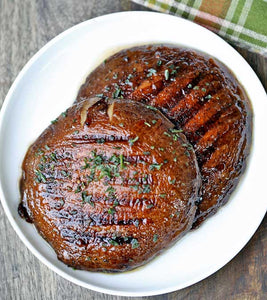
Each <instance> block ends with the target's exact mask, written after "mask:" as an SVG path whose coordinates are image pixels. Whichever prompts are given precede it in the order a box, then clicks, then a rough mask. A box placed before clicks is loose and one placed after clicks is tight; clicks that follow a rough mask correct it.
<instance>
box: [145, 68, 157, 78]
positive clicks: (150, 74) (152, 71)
mask: <svg viewBox="0 0 267 300" xmlns="http://www.w3.org/2000/svg"><path fill="white" fill-rule="evenodd" d="M154 74H157V70H155V69H153V68H150V69H148V73H147V75H146V76H147V77H151V76H152V75H154Z"/></svg>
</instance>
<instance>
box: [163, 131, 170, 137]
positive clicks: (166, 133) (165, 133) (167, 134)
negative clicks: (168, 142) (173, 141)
mask: <svg viewBox="0 0 267 300" xmlns="http://www.w3.org/2000/svg"><path fill="white" fill-rule="evenodd" d="M163 134H164V135H166V136H169V137H171V135H170V134H169V133H168V132H166V131H164V132H163Z"/></svg>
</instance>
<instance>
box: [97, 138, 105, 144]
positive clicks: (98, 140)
mask: <svg viewBox="0 0 267 300" xmlns="http://www.w3.org/2000/svg"><path fill="white" fill-rule="evenodd" d="M96 142H97V143H98V144H104V143H105V139H104V138H101V139H97V140H96Z"/></svg>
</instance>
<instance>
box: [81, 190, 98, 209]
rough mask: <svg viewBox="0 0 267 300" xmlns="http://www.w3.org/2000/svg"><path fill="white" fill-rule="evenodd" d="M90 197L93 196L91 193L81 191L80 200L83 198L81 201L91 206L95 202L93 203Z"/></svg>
mask: <svg viewBox="0 0 267 300" xmlns="http://www.w3.org/2000/svg"><path fill="white" fill-rule="evenodd" d="M92 198H93V196H92V195H88V193H87V191H83V192H82V200H83V202H85V203H88V204H90V205H91V206H93V207H94V206H95V204H94V202H92Z"/></svg>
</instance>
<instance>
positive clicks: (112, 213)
mask: <svg viewBox="0 0 267 300" xmlns="http://www.w3.org/2000/svg"><path fill="white" fill-rule="evenodd" d="M115 212H116V210H115V209H114V208H113V207H111V208H109V209H108V214H110V215H114V214H115Z"/></svg>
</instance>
